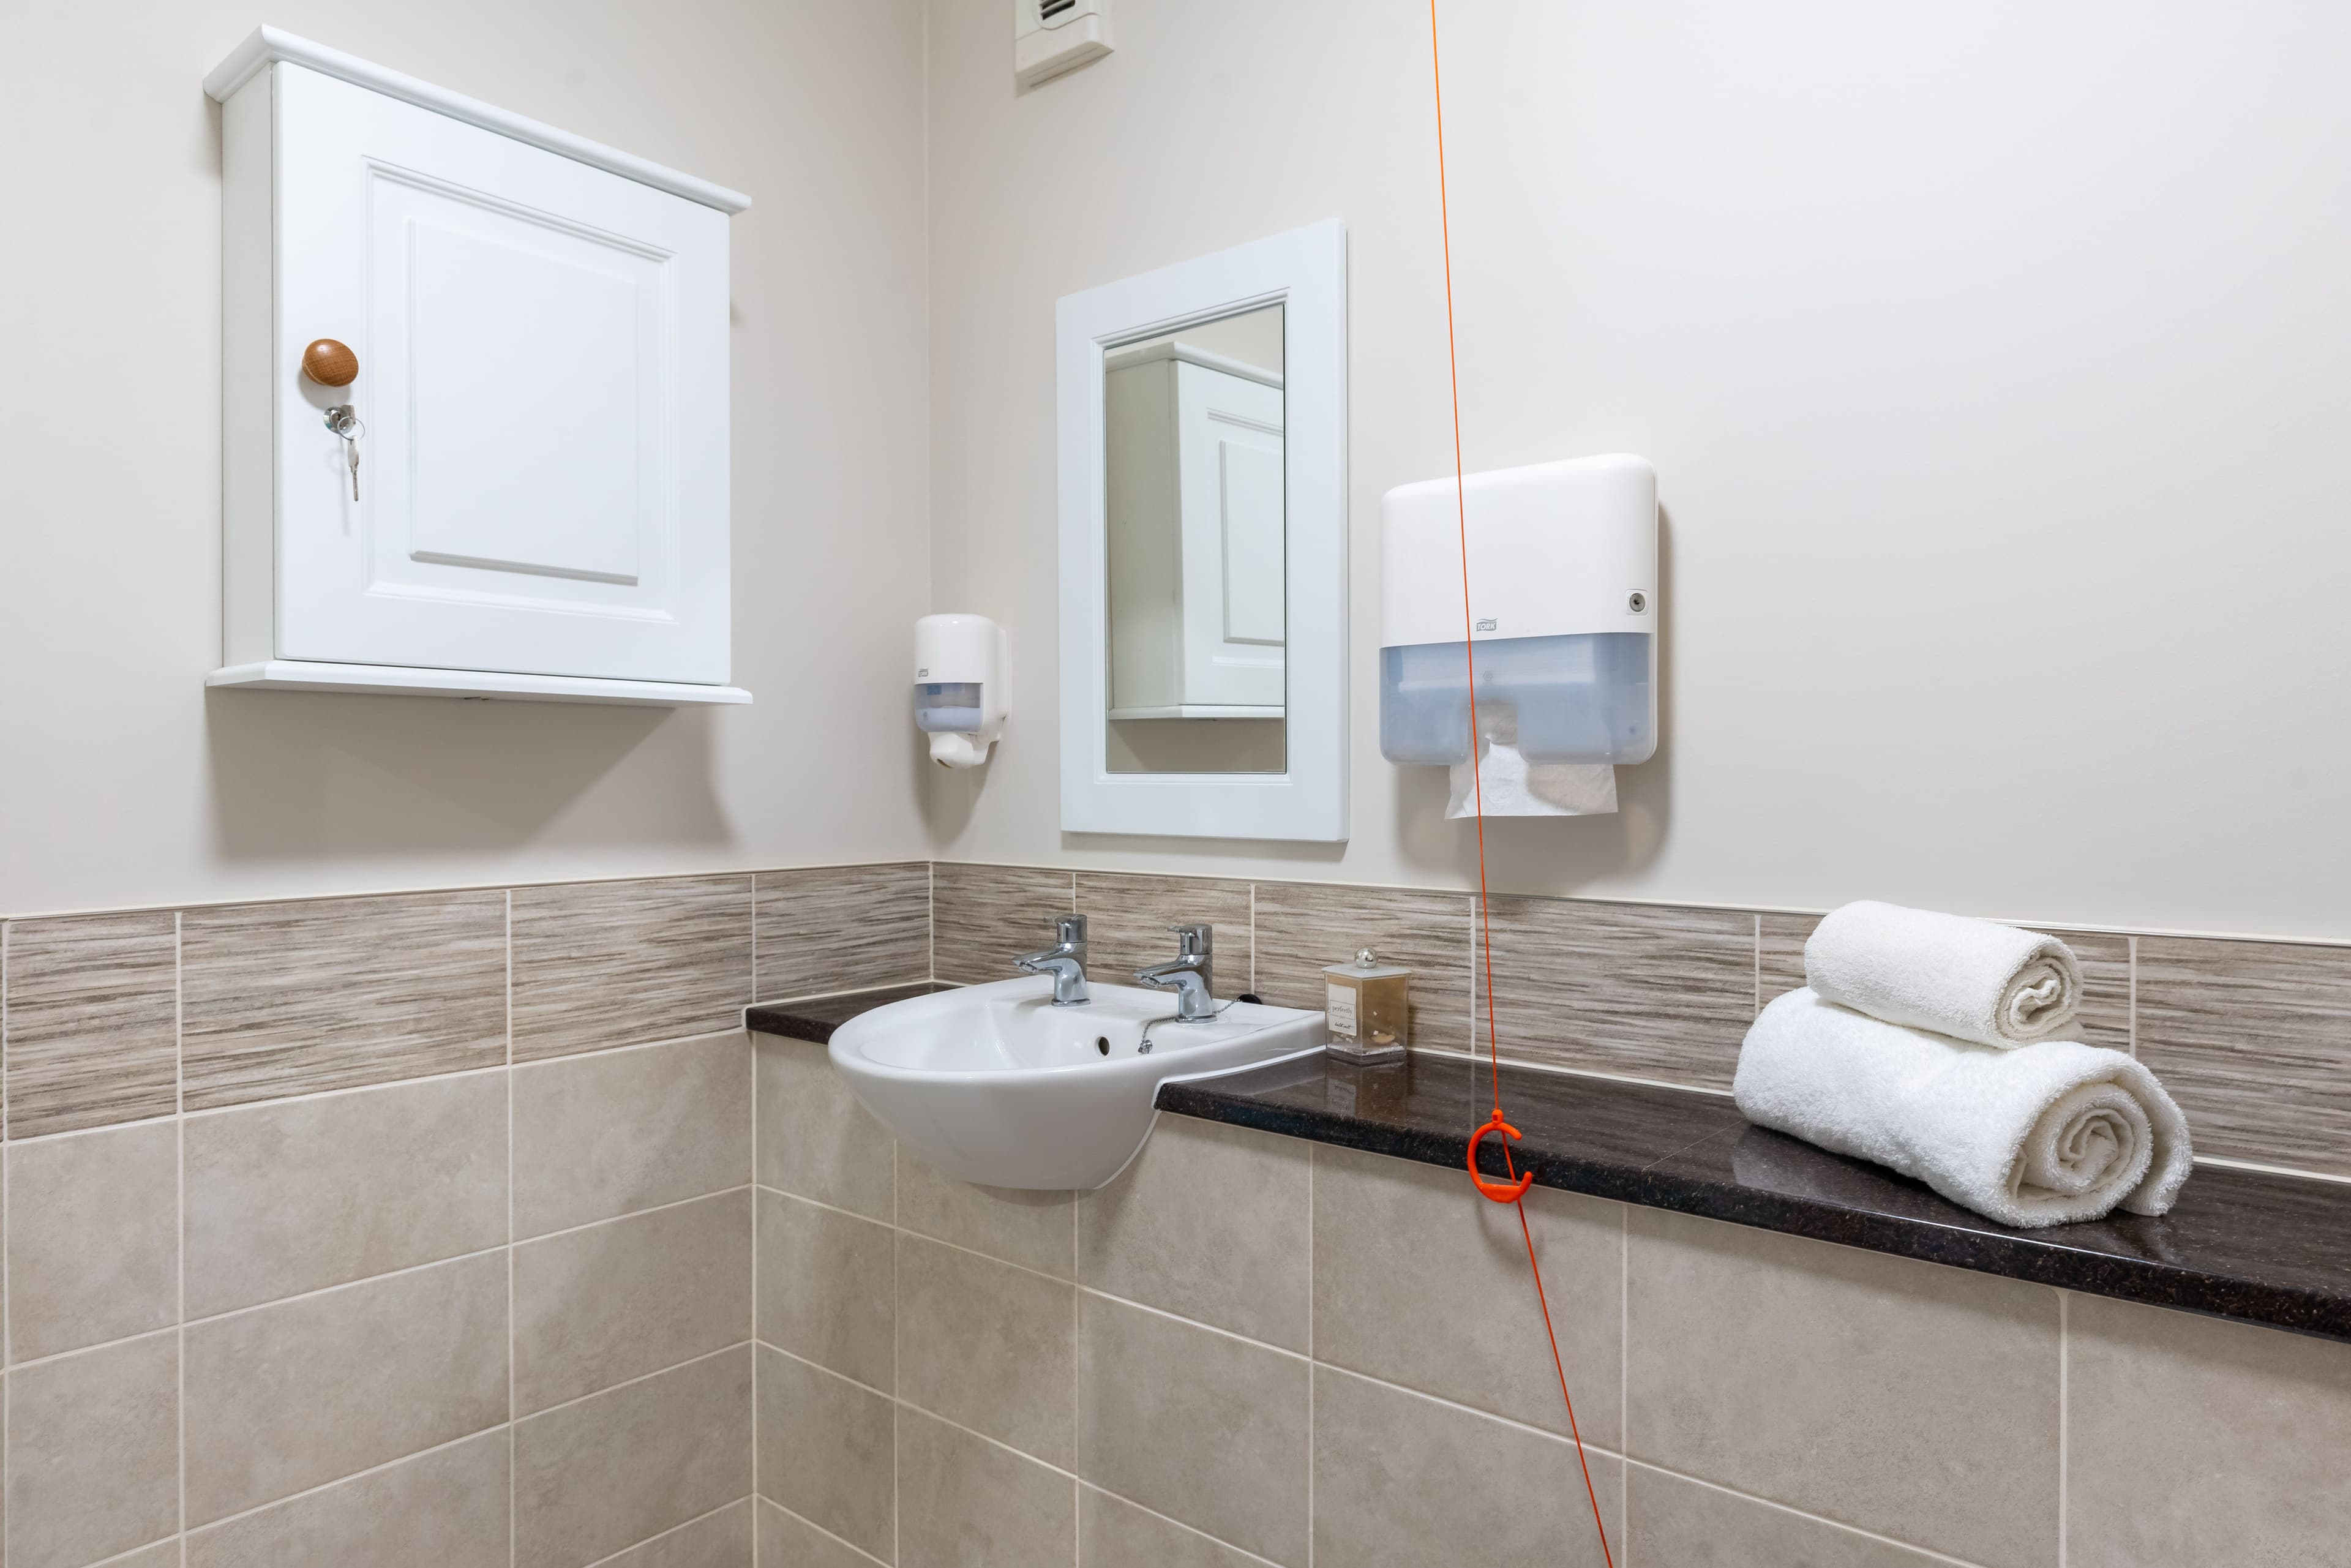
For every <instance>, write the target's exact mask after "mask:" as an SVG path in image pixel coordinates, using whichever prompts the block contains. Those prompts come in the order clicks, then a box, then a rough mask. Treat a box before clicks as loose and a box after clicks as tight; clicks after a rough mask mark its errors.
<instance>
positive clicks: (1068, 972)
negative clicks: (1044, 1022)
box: [1012, 915, 1093, 1008]
mask: <svg viewBox="0 0 2351 1568" xmlns="http://www.w3.org/2000/svg"><path fill="white" fill-rule="evenodd" d="M1053 936H1054V945H1053V946H1050V947H1048V948H1046V949H1045V950H1044V951H1043V952H1041V953H1024V954H1022V955H1021V956H1019V957H1018V958H1015V959H1013V960H1012V963H1013V967H1016V968H1019V969H1021V970H1024V971H1026V972H1027V973H1029V974H1031V975H1050V976H1052V977H1053V1005H1054V1006H1055V1007H1057V1008H1081V1007H1083V1006H1085V1005H1086V1003H1088V1002H1090V1001H1092V999H1093V998H1092V997H1090V996H1088V995H1087V994H1086V917H1085V916H1084V915H1059V916H1057V917H1055V919H1054V921H1053Z"/></svg>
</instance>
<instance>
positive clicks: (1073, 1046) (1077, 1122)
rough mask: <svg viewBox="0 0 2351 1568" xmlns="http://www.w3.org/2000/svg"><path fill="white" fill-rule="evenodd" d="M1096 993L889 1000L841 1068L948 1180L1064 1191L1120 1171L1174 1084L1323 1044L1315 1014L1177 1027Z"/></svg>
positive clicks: (864, 1022) (1014, 988) (1282, 1012)
mask: <svg viewBox="0 0 2351 1568" xmlns="http://www.w3.org/2000/svg"><path fill="white" fill-rule="evenodd" d="M1092 992H1093V999H1092V1001H1091V1002H1088V1003H1087V1004H1086V1005H1085V1006H1083V1007H1070V1008H1057V1007H1055V1006H1053V1005H1052V1003H1053V977H1051V976H1050V975H1033V976H1023V977H1021V978H1019V979H1017V980H998V981H995V982H994V983H992V984H989V985H985V986H966V987H963V988H959V989H956V990H952V991H941V992H938V993H937V994H935V995H933V996H927V997H916V998H913V999H912V1000H909V1001H903V1002H893V1003H891V1004H890V1005H889V1006H887V1007H882V1008H876V1009H873V1010H872V1012H870V1013H862V1014H860V1015H859V1016H857V1017H856V1018H853V1019H850V1020H849V1021H848V1022H847V1023H845V1024H843V1025H841V1028H839V1029H838V1030H834V1031H833V1035H832V1046H831V1051H832V1062H833V1065H834V1066H835V1067H838V1068H840V1069H841V1071H842V1072H843V1073H844V1074H846V1075H847V1077H848V1079H849V1083H850V1087H851V1088H852V1089H853V1090H854V1091H855V1092H856V1094H857V1098H858V1099H859V1101H861V1102H862V1103H863V1104H864V1106H865V1108H866V1109H867V1110H868V1111H871V1112H872V1113H873V1115H874V1117H875V1119H876V1120H878V1121H879V1122H881V1124H883V1126H885V1127H887V1128H889V1129H890V1131H892V1132H893V1133H895V1134H897V1135H898V1136H899V1138H900V1139H902V1140H903V1141H904V1143H905V1144H906V1145H907V1146H908V1147H909V1148H911V1149H912V1150H913V1151H914V1153H915V1154H917V1155H921V1156H922V1157H923V1158H924V1159H925V1160H927V1161H929V1162H930V1163H931V1164H932V1165H933V1166H936V1167H938V1168H939V1169H940V1170H943V1171H945V1172H946V1174H947V1175H949V1176H957V1177H960V1178H961V1179H963V1180H965V1181H969V1182H978V1183H981V1184H982V1185H984V1186H1019V1187H1047V1188H1057V1189H1062V1190H1067V1189H1070V1188H1081V1189H1082V1188H1091V1187H1097V1186H1102V1185H1103V1184H1104V1183H1106V1182H1108V1181H1109V1180H1110V1179H1111V1178H1112V1177H1113V1176H1117V1175H1118V1173H1119V1172H1121V1171H1123V1170H1124V1169H1125V1168H1126V1166H1127V1162H1128V1161H1130V1160H1132V1159H1134V1156H1135V1153H1136V1151H1138V1150H1139V1149H1141V1148H1142V1147H1143V1141H1144V1139H1145V1138H1147V1137H1149V1136H1150V1135H1151V1124H1152V1122H1153V1120H1154V1119H1155V1117H1156V1116H1157V1115H1158V1113H1157V1112H1156V1111H1155V1110H1153V1109H1152V1101H1153V1100H1154V1099H1155V1097H1156V1096H1157V1095H1158V1092H1159V1086H1160V1085H1161V1084H1162V1083H1165V1082H1168V1081H1169V1080H1170V1079H1181V1078H1212V1077H1215V1076H1216V1075H1217V1074H1218V1073H1223V1072H1238V1071H1242V1070H1243V1069H1245V1068H1250V1067H1259V1066H1262V1065H1263V1064H1265V1063H1266V1062H1269V1061H1280V1060H1282V1059H1284V1058H1286V1057H1291V1056H1304V1055H1307V1054H1310V1053H1311V1052H1313V1051H1320V1050H1322V1041H1323V1032H1322V1014H1321V1013H1311V1012H1303V1011H1301V1010H1300V1009H1296V1008H1271V1007H1264V1006H1260V1005H1259V1004H1258V1003H1255V1002H1235V1003H1233V1004H1231V1005H1230V1006H1228V1007H1227V1008H1226V1009H1225V1010H1224V1011H1223V1012H1221V1013H1219V1014H1218V1015H1217V1017H1216V1018H1214V1019H1209V1020H1207V1022H1203V1023H1177V1022H1175V998H1174V996H1172V995H1170V994H1169V993H1168V992H1165V991H1146V990H1141V989H1138V988H1134V987H1132V986H1104V985H1094V986H1092ZM1146 1026H1147V1027H1148V1029H1149V1040H1150V1047H1151V1049H1150V1050H1149V1051H1144V1049H1143V1046H1144V1030H1145V1028H1146Z"/></svg>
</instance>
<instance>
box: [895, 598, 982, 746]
mask: <svg viewBox="0 0 2351 1568" xmlns="http://www.w3.org/2000/svg"><path fill="white" fill-rule="evenodd" d="M914 727H916V728H917V729H920V730H922V731H923V732H924V733H925V734H926V735H928V736H929V737H931V760H932V761H934V762H936V763H937V764H938V765H939V766H940V767H942V768H977V767H978V766H979V765H980V764H981V763H983V762H985V761H987V748H988V747H991V746H993V745H995V744H996V737H998V735H1001V734H1002V733H1003V732H1004V628H1003V627H1001V626H998V624H997V623H996V622H993V621H990V620H989V619H988V618H987V616H985V615H925V616H924V617H923V618H922V619H921V620H919V621H917V622H914Z"/></svg>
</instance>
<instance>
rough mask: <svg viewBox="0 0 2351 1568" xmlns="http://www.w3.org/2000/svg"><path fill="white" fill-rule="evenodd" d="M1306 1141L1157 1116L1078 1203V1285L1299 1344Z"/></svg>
mask: <svg viewBox="0 0 2351 1568" xmlns="http://www.w3.org/2000/svg"><path fill="white" fill-rule="evenodd" d="M1312 1154H1313V1145H1311V1144H1306V1143H1301V1142H1300V1141H1299V1140H1298V1139H1296V1138H1284V1137H1278V1136H1276V1135H1275V1134H1271V1133H1259V1132H1253V1131H1251V1130H1249V1129H1248V1128H1246V1127H1228V1126H1223V1125H1220V1124H1217V1123H1214V1122H1201V1121H1195V1120H1192V1119H1191V1118H1188V1117H1184V1116H1164V1117H1162V1118H1160V1121H1159V1124H1158V1125H1157V1126H1156V1127H1155V1128H1154V1129H1153V1131H1152V1134H1151V1138H1150V1141H1149V1142H1147V1143H1145V1144H1144V1145H1143V1152H1142V1153H1141V1154H1140V1155H1136V1156H1135V1159H1134V1164H1133V1165H1131V1166H1127V1167H1126V1170H1125V1172H1124V1174H1123V1175H1122V1176H1120V1177H1119V1178H1118V1179H1117V1180H1116V1181H1114V1182H1113V1183H1111V1184H1110V1186H1106V1187H1103V1188H1102V1189H1100V1190H1099V1191H1096V1192H1090V1193H1087V1194H1085V1195H1084V1197H1082V1198H1081V1199H1080V1200H1079V1204H1078V1280H1079V1282H1080V1283H1081V1284H1084V1285H1087V1286H1090V1287H1092V1289H1094V1290H1097V1291H1107V1292H1108V1293H1110V1294H1111V1295H1113V1296H1123V1297H1125V1298H1127V1299H1128V1300H1129V1301H1141V1302H1143V1303H1144V1305H1145V1306H1152V1307H1158V1308H1160V1309H1162V1310H1163V1311H1165V1312H1174V1313H1175V1314H1177V1315H1178V1316H1180V1317H1187V1318H1193V1319H1196V1320H1197V1321H1198V1322H1205V1323H1211V1324H1214V1325H1215V1326H1217V1328H1223V1329H1230V1330H1231V1331H1232V1332H1233V1333H1238V1334H1245V1335H1247V1336H1248V1337H1249V1338H1250V1339H1260V1340H1264V1341H1266V1342H1267V1343H1270V1344H1278V1345H1281V1346H1283V1347H1284V1348H1286V1349H1289V1350H1296V1351H1303V1350H1305V1349H1306V1348H1307V1337H1306V1336H1307V1326H1308V1324H1307V1320H1308V1317H1309V1315H1310V1309H1309V1301H1308V1296H1309V1281H1310V1280H1311V1275H1312V1265H1311V1257H1310V1253H1311V1237H1312V1218H1313V1217H1312V1214H1311V1198H1310V1194H1311V1192H1312V1189H1313V1167H1312V1163H1311V1161H1312Z"/></svg>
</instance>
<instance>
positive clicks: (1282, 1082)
mask: <svg viewBox="0 0 2351 1568" xmlns="http://www.w3.org/2000/svg"><path fill="white" fill-rule="evenodd" d="M946 989H948V988H947V987H946V986H943V985H939V984H936V983H929V982H926V983H924V984H921V985H914V986H893V987H890V988H884V989H879V990H866V991H846V992H841V993H838V994H836V995H832V996H823V997H813V998H801V999H797V1000H792V1001H782V1002H762V1003H759V1004H758V1005H756V1006H754V1007H751V1008H749V1009H747V1010H746V1012H745V1015H744V1022H745V1023H746V1024H747V1026H748V1027H750V1028H752V1029H755V1030H761V1031H763V1032H766V1033H769V1034H781V1035H789V1036H790V1037H792V1038H793V1039H796V1040H815V1041H817V1042H819V1043H820V1044H821V1043H824V1042H827V1041H830V1040H831V1039H832V1031H833V1030H836V1029H838V1028H839V1027H840V1026H841V1025H842V1024H844V1023H846V1022H848V1021H849V1020H850V1019H852V1018H854V1017H856V1016H857V1015H858V1014H859V1013H862V1012H864V1011H866V1010H868V1009H872V1008H877V1007H881V1006H883V1004H885V1003H888V1002H894V1001H900V1000H904V998H909V997H920V996H927V995H929V994H931V993H932V992H934V991H941V990H946ZM1492 1103H1493V1102H1492V1099H1491V1095H1490V1091H1489V1079H1488V1076H1487V1069H1486V1068H1485V1067H1484V1066H1483V1065H1481V1064H1478V1063H1473V1062H1471V1061H1467V1060H1465V1059H1462V1058H1458V1057H1436V1056H1414V1057H1412V1058H1410V1059H1408V1060H1407V1061H1404V1062H1401V1063H1398V1064H1396V1065H1395V1066H1389V1067H1356V1066H1353V1065H1351V1064H1348V1063H1343V1062H1338V1061H1329V1060H1327V1059H1324V1058H1316V1059H1313V1060H1311V1061H1304V1062H1293V1063H1290V1064H1288V1065H1284V1066H1278V1067H1270V1068H1262V1069H1259V1070H1257V1071H1250V1072H1243V1073H1235V1074H1231V1075H1229V1076H1227V1077H1223V1078H1215V1079H1206V1080H1201V1081H1199V1082H1191V1083H1170V1084H1166V1085H1165V1086H1163V1087H1162V1088H1161V1089H1160V1091H1159V1108H1160V1109H1161V1110H1163V1111H1172V1112H1175V1113H1179V1114H1182V1115H1187V1116H1199V1117H1203V1118H1206V1119H1207V1120H1209V1121H1213V1122H1226V1123H1229V1124H1233V1125H1235V1126H1242V1127H1255V1128H1258V1129H1259V1130H1261V1131H1264V1132H1269V1133H1281V1134H1288V1135H1289V1136H1291V1137H1296V1138H1309V1139H1312V1140H1313V1141H1315V1142H1317V1143H1323V1144H1335V1145H1340V1146H1342V1147H1344V1148H1351V1149H1363V1150H1365V1151H1367V1152H1369V1153H1372V1154H1379V1155H1395V1156H1397V1157H1399V1158H1402V1159H1408V1160H1419V1161H1422V1162H1423V1163H1425V1164H1428V1165H1437V1166H1452V1167H1453V1168H1455V1169H1457V1170H1458V1169H1460V1168H1461V1166H1462V1162H1463V1160H1464V1159H1465V1158H1466V1157H1467V1155H1468V1144H1469V1134H1470V1133H1472V1132H1473V1131H1475V1130H1476V1128H1477V1126H1478V1124H1479V1123H1481V1122H1483V1121H1484V1120H1485V1119H1486V1115H1487V1113H1489V1111H1490V1110H1491V1109H1492ZM1502 1103H1503V1106H1504V1108H1505V1110H1506V1112H1507V1113H1508V1114H1509V1116H1510V1123H1511V1124H1512V1125H1513V1126H1515V1127H1517V1128H1518V1129H1519V1131H1520V1134H1523V1135H1524V1136H1523V1141H1522V1142H1520V1143H1519V1144H1517V1145H1513V1149H1514V1151H1515V1154H1516V1155H1517V1158H1518V1161H1519V1168H1520V1169H1521V1170H1532V1171H1533V1172H1534V1177H1535V1181H1536V1183H1537V1185H1539V1186H1550V1187H1558V1188H1560V1189H1562V1191H1566V1192H1581V1193H1588V1194H1591V1195H1592V1196H1593V1197H1606V1198H1614V1199H1616V1200H1617V1201H1619V1202H1623V1203H1633V1204H1640V1205H1642V1206H1644V1207H1650V1208H1666V1209H1672V1210H1675V1211H1677V1212H1678V1213H1682V1214H1695V1215H1699V1216H1702V1217H1704V1218H1708V1219H1722V1220H1728V1221H1729V1222H1731V1223H1732V1224H1735V1225H1751V1226H1755V1227H1758V1228H1761V1229H1765V1230H1778V1231H1783V1232H1785V1233H1786V1234H1788V1235H1791V1236H1809V1237H1812V1238H1813V1239H1816V1240H1821V1241H1834V1242H1839V1243H1842V1244H1843V1245H1844V1246H1847V1247H1861V1248H1866V1249H1869V1250H1871V1251H1874V1252H1890V1253H1892V1254H1894V1255H1895V1256H1896V1257H1902V1258H1917V1259H1923V1260H1926V1261H1928V1262H1932V1263H1948V1264H1950V1265H1952V1266H1954V1267H1957V1268H1961V1269H1975V1270H1980V1271H1982V1272H1984V1273H1987V1274H2002V1275H2006V1276H2008V1277H2009V1278H2011V1279H2015V1280H2030V1281H2035V1282H2038V1283H2040V1284H2044V1285H2056V1286H2062V1287H2063V1288H2064V1289H2066V1290H2070V1291H2084V1292H2086V1293H2088V1294H2091V1295H2099V1296H2114V1297H2118V1298H2120V1299H2121V1300H2124V1301H2145V1302H2147V1303H2149V1304H2151V1305H2154V1306H2160V1307H2177V1308H2179V1309H2182V1310H2184V1311H2188V1312H2205V1313H2209V1314H2211V1315H2213V1316H2216V1317H2223V1318H2233V1319H2236V1320H2238V1321H2240V1322H2251V1323H2262V1324H2265V1325H2267V1326H2270V1327H2273V1328H2283V1329H2292V1330H2295V1331H2298V1332H2300V1333H2310V1334H2318V1335H2322V1336H2325V1337H2326V1338H2330V1339H2339V1340H2351V1185H2346V1184H2341V1183H2335V1182H2325V1181H2313V1180H2308V1179H2305V1178H2302V1177H2296V1176H2272V1175H2267V1174H2264V1173H2262V1172H2257V1171H2242V1170H2234V1169H2231V1168H2229V1167H2227V1166H2197V1168H2196V1174H2195V1175H2194V1176H2190V1177H2189V1180H2188V1185H2187V1186H2186V1187H2185V1188H2183V1189H2182V1190H2181V1192H2180V1195H2179V1204H2178V1206H2177V1207H2174V1208H2173V1209H2172V1211H2171V1212H2170V1213H2169V1214H2168V1215H2166V1216H2164V1217H2163V1218H2160V1219H2149V1218H2144V1217H2142V1216H2138V1215H2128V1214H2119V1213H2118V1214H2116V1215H2114V1216H2112V1217H2111V1218H2106V1219H2104V1220H2101V1221H2098V1222H2097V1223H2095V1224H2090V1225H2061V1226H2053V1227H2050V1228H2047V1229H2043V1230H2013V1229H2011V1228H2008V1227H2006V1226H2003V1225H1997V1224H1994V1223H1993V1222H1992V1221H1991V1220H1989V1219H1986V1218H1983V1217H1982V1216H1981V1215H1979V1214H1975V1213H1972V1212H1970V1211H1969V1210H1967V1209H1964V1208H1961V1207H1959V1206H1958V1205H1956V1204H1953V1203H1949V1202H1946V1201H1945V1200H1944V1199H1942V1198H1941V1197H1937V1196H1936V1195H1935V1194H1934V1193H1933V1192H1932V1191H1930V1190H1929V1189H1928V1188H1927V1187H1926V1186H1922V1185H1920V1184H1919V1183H1917V1182H1915V1181H1912V1180H1910V1179H1908V1178H1907V1177H1906V1176H1896V1175H1895V1174H1894V1173H1893V1172H1891V1171H1888V1170H1885V1169H1882V1168H1880V1167H1878V1166H1872V1165H1865V1164H1864V1163H1862V1162H1860V1161H1858V1160H1849V1159H1846V1158H1844V1157H1843V1156H1842V1155H1832V1154H1829V1153H1826V1152H1825V1151H1823V1150H1821V1149H1816V1148H1813V1146H1812V1145H1809V1144H1804V1143H1801V1142H1799V1141H1797V1140H1796V1139H1794V1138H1790V1137H1786V1136H1783V1135H1782V1134H1778V1133H1772V1132H1767V1131H1765V1130H1764V1129H1763V1128H1761V1127H1754V1126H1750V1125H1749V1124H1747V1121H1746V1119H1745V1118H1744V1117H1742V1116H1740V1113H1739V1109H1738V1107H1737V1106H1735V1105H1733V1104H1732V1103H1730V1101H1729V1099H1728V1098H1726V1097H1724V1096H1722V1095H1719V1094H1703V1093H1698V1092H1695V1091H1691V1090H1682V1089H1664V1088H1654V1087H1651V1086H1648V1085H1646V1084H1639V1083H1624V1082H1615V1081H1614V1080H1611V1079H1604V1078H1583V1077H1577V1076H1573V1075H1571V1074H1566V1073H1557V1072H1540V1071H1530V1070H1527V1069H1524V1068H1510V1067H1505V1068H1503V1069H1502ZM1480 1168H1481V1169H1483V1170H1485V1171H1486V1172H1487V1173H1489V1175H1492V1176H1500V1175H1501V1174H1502V1156H1501V1153H1500V1151H1499V1148H1497V1147H1496V1140H1494V1139H1491V1138H1489V1139H1488V1140H1487V1141H1486V1144H1485V1145H1484V1147H1483V1149H1482V1150H1481V1151H1480ZM1464 1191H1465V1196H1466V1194H1467V1181H1466V1178H1465V1182H1464Z"/></svg>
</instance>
